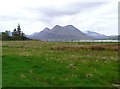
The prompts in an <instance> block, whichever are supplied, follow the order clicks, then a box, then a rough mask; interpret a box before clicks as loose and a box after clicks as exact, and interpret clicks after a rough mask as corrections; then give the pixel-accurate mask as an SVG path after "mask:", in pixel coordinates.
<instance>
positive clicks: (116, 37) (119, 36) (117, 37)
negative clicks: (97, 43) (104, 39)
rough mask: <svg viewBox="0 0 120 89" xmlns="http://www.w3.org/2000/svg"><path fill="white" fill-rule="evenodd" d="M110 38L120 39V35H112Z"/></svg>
mask: <svg viewBox="0 0 120 89" xmlns="http://www.w3.org/2000/svg"><path fill="white" fill-rule="evenodd" d="M109 39H110V40H120V35H118V36H110V38H109Z"/></svg>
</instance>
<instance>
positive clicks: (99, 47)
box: [51, 44, 118, 51]
mask: <svg viewBox="0 0 120 89" xmlns="http://www.w3.org/2000/svg"><path fill="white" fill-rule="evenodd" d="M81 49H86V50H112V51H118V44H102V45H101V44H94V45H93V44H91V45H77V44H76V45H59V46H58V45H57V46H53V47H51V50H56V51H57V50H73V51H74V50H75V51H77V50H81Z"/></svg>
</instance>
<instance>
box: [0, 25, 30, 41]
mask: <svg viewBox="0 0 120 89" xmlns="http://www.w3.org/2000/svg"><path fill="white" fill-rule="evenodd" d="M28 39H29V38H27V37H26V35H25V33H23V32H22V31H21V27H20V24H18V26H17V29H16V28H15V29H14V30H13V32H10V31H5V32H2V33H0V40H28Z"/></svg>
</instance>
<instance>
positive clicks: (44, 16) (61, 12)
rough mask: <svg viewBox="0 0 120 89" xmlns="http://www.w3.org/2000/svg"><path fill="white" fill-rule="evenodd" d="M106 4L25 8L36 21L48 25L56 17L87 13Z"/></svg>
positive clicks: (72, 4)
mask: <svg viewBox="0 0 120 89" xmlns="http://www.w3.org/2000/svg"><path fill="white" fill-rule="evenodd" d="M104 4H106V3H105V2H76V3H71V4H68V5H65V6H63V7H62V6H61V7H57V6H53V7H49V6H47V7H40V8H27V10H28V11H29V12H31V13H35V14H37V15H38V18H37V19H36V20H40V21H43V22H45V23H50V22H52V21H53V20H54V19H56V18H57V17H62V16H65V15H69V16H72V15H76V14H79V13H82V11H88V10H89V9H92V10H93V9H96V7H99V6H101V5H104ZM88 14H89V13H88Z"/></svg>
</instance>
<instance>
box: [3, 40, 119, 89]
mask: <svg viewBox="0 0 120 89" xmlns="http://www.w3.org/2000/svg"><path fill="white" fill-rule="evenodd" d="M2 44H3V45H2V47H3V50H2V51H3V54H2V61H3V62H2V63H3V73H2V74H3V84H2V85H3V87H66V86H67V87H77V86H79V87H115V86H118V84H119V83H120V81H119V79H118V78H119V75H118V73H119V71H118V65H119V64H118V43H69V42H64V43H60V42H59V43H58V42H56V43H55V42H41V41H3V43H2Z"/></svg>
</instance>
